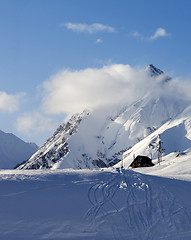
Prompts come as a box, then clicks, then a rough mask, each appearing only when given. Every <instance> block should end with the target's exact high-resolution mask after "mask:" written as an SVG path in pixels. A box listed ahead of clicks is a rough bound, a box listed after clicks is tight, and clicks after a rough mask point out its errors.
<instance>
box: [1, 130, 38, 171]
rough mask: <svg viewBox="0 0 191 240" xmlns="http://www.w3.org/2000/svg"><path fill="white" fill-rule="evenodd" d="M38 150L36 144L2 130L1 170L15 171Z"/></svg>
mask: <svg viewBox="0 0 191 240" xmlns="http://www.w3.org/2000/svg"><path fill="white" fill-rule="evenodd" d="M37 149H38V146H37V145H36V144H34V143H26V142H24V141H23V140H21V139H20V138H18V137H16V136H15V135H14V134H12V133H5V132H3V131H1V130H0V169H13V168H14V167H15V166H16V165H17V164H21V163H22V162H23V161H27V160H28V159H29V158H30V157H31V155H32V154H34V153H35V152H36V151H37Z"/></svg>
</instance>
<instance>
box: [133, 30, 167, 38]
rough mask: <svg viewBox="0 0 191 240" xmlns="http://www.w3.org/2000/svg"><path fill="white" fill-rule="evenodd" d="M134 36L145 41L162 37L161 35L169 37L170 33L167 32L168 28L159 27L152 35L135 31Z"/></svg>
mask: <svg viewBox="0 0 191 240" xmlns="http://www.w3.org/2000/svg"><path fill="white" fill-rule="evenodd" d="M132 36H133V37H135V38H139V39H142V40H145V41H148V40H149V41H153V40H156V39H157V38H161V37H169V36H170V33H167V32H166V30H165V29H164V28H157V30H156V31H155V33H154V34H153V35H152V36H151V37H145V36H144V35H143V34H141V33H140V32H137V31H136V32H134V33H133V34H132Z"/></svg>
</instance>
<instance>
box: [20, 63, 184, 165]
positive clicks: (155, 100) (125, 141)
mask: <svg viewBox="0 0 191 240" xmlns="http://www.w3.org/2000/svg"><path fill="white" fill-rule="evenodd" d="M146 72H147V74H148V76H151V78H152V81H156V82H157V84H158V85H157V87H158V88H159V89H160V90H161V93H160V95H159V94H156V93H153V92H152V91H149V90H148V93H147V94H146V95H144V96H140V98H139V99H138V100H137V101H136V102H133V103H131V104H129V105H126V104H124V103H123V104H116V106H110V107H108V108H107V109H106V108H99V109H95V110H93V111H84V112H83V113H82V114H76V115H74V116H72V118H71V119H69V120H68V122H64V123H63V124H62V125H61V126H60V127H59V128H58V129H57V130H56V132H55V133H54V135H53V136H52V137H51V138H50V139H48V140H47V141H46V142H45V144H43V146H42V147H41V148H40V149H39V150H38V151H37V152H36V153H35V154H34V155H33V156H32V157H31V158H30V160H29V161H28V162H27V163H26V164H24V165H21V166H20V167H19V169H38V168H53V169H57V168H60V169H63V168H68V167H70V168H74V169H80V168H89V169H92V168H98V167H108V166H112V165H114V164H116V163H117V162H119V161H120V160H121V157H122V154H123V153H124V152H125V151H127V150H128V149H129V148H131V147H132V146H134V145H135V144H136V143H137V142H139V141H141V140H142V139H144V138H145V137H147V136H148V135H150V134H151V133H152V132H154V131H156V130H157V129H158V128H160V127H161V126H162V125H163V124H164V123H165V122H167V121H169V120H170V119H176V117H177V116H179V114H181V113H182V112H183V111H184V109H185V108H186V107H187V106H188V102H186V101H183V100H180V99H176V98H174V97H172V96H168V95H166V94H163V92H165V89H168V87H169V85H168V84H170V82H171V81H170V78H169V77H168V76H166V75H165V74H164V73H163V72H162V71H161V70H159V69H157V68H155V67H154V66H153V65H149V66H148V67H147V68H146Z"/></svg>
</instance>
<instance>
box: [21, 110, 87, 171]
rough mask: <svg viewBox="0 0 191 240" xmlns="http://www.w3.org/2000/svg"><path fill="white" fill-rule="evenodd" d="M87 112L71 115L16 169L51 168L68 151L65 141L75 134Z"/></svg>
mask: <svg viewBox="0 0 191 240" xmlns="http://www.w3.org/2000/svg"><path fill="white" fill-rule="evenodd" d="M88 114H89V112H88V111H84V112H83V113H82V114H75V115H73V116H72V117H71V118H70V119H69V120H68V122H66V123H63V124H62V125H60V126H59V127H58V128H57V130H56V131H55V133H54V134H53V136H52V137H50V138H49V139H48V140H47V141H46V142H45V143H44V144H43V145H42V146H41V147H40V148H39V150H38V151H37V152H36V153H35V154H34V155H33V156H32V157H31V158H30V159H29V161H27V162H26V163H24V164H22V165H20V166H19V167H18V169H39V168H52V166H53V165H54V164H55V163H56V162H58V161H61V160H62V159H63V158H64V157H65V156H66V155H67V154H68V153H69V151H70V149H69V147H68V143H67V140H68V139H69V138H70V137H71V136H72V135H73V134H75V133H76V132H77V129H78V126H79V124H80V122H81V120H82V118H83V117H84V116H86V115H88Z"/></svg>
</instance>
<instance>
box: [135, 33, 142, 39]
mask: <svg viewBox="0 0 191 240" xmlns="http://www.w3.org/2000/svg"><path fill="white" fill-rule="evenodd" d="M133 37H141V38H142V37H143V35H142V34H141V33H139V32H134V33H133Z"/></svg>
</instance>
